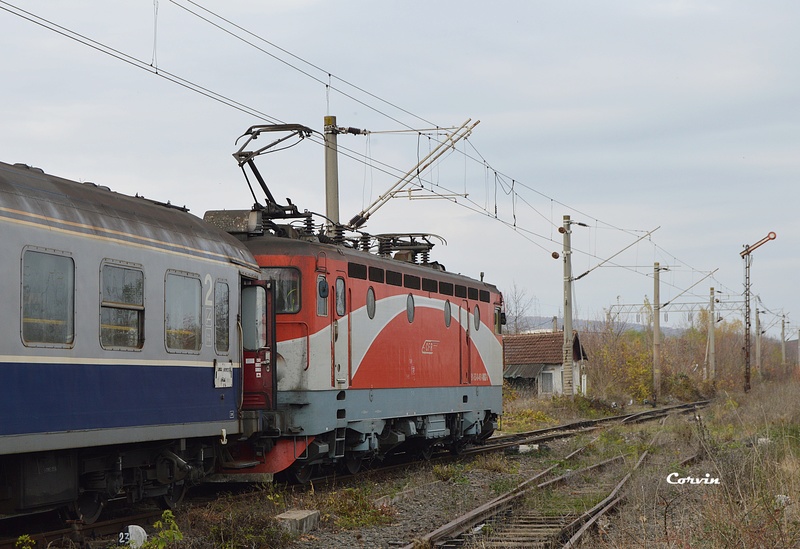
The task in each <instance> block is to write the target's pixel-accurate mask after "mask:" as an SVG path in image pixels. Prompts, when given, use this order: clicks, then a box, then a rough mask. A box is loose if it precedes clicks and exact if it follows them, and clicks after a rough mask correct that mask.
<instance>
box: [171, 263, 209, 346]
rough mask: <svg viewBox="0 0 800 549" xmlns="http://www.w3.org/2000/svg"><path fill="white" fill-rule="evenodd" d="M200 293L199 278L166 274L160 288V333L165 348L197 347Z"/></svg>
mask: <svg viewBox="0 0 800 549" xmlns="http://www.w3.org/2000/svg"><path fill="white" fill-rule="evenodd" d="M201 294H202V286H201V284H200V279H199V278H194V277H190V276H185V275H181V274H173V273H167V280H166V286H165V290H164V335H165V339H166V343H167V349H168V350H170V351H178V352H180V351H199V350H200V345H201V344H202V339H201V336H202V332H201V329H202V321H201V320H202V319H201V316H200V303H201V300H200V298H201Z"/></svg>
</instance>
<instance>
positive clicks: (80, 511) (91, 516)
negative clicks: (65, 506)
mask: <svg viewBox="0 0 800 549" xmlns="http://www.w3.org/2000/svg"><path fill="white" fill-rule="evenodd" d="M105 504H106V501H105V499H103V498H102V497H101V496H100V494H98V493H97V492H84V493H83V494H81V495H80V496H78V499H77V500H75V501H74V502H72V503H71V504H70V511H71V512H72V513H73V514H74V515H75V516H76V517H77V518H78V520H80V521H81V522H83V523H84V524H94V523H95V522H96V521H97V519H98V518H100V513H102V512H103V507H104V506H105Z"/></svg>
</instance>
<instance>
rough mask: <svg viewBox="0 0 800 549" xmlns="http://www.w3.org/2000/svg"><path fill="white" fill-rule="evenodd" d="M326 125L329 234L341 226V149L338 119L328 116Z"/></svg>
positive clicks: (326, 205)
mask: <svg viewBox="0 0 800 549" xmlns="http://www.w3.org/2000/svg"><path fill="white" fill-rule="evenodd" d="M324 125H325V217H327V218H328V230H327V232H328V234H331V233H332V232H333V226H335V225H338V224H339V148H338V143H337V137H336V136H337V135H338V133H339V129H338V128H337V127H336V117H335V116H326V117H325V118H324Z"/></svg>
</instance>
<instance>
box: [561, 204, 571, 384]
mask: <svg viewBox="0 0 800 549" xmlns="http://www.w3.org/2000/svg"><path fill="white" fill-rule="evenodd" d="M559 232H561V233H562V234H563V235H564V353H563V359H564V360H563V366H562V368H563V372H564V387H563V390H564V394H565V395H569V396H572V395H573V394H574V389H573V379H572V239H571V238H570V235H571V234H572V230H571V229H570V217H569V216H568V215H565V216H564V225H563V226H562V227H560V228H559Z"/></svg>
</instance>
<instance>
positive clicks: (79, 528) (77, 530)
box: [0, 401, 706, 549]
mask: <svg viewBox="0 0 800 549" xmlns="http://www.w3.org/2000/svg"><path fill="white" fill-rule="evenodd" d="M705 404H706V402H705V401H704V402H699V403H691V404H682V405H677V406H670V407H666V408H659V409H653V410H647V411H645V412H639V413H633V414H626V415H621V416H614V417H610V418H602V419H598V420H585V421H577V422H572V423H569V424H563V425H558V426H554V427H549V428H545V429H537V430H533V431H529V432H525V433H518V434H513V435H502V436H498V437H493V438H492V439H491V440H490V441H488V442H487V443H486V444H484V445H481V446H476V447H472V448H467V449H466V450H465V451H464V453H463V454H462V455H475V454H479V453H485V452H495V451H502V450H504V449H507V448H510V447H514V446H519V445H523V444H539V443H542V442H546V441H549V440H556V439H562V438H567V437H572V436H576V435H579V434H586V433H591V432H592V431H596V430H598V429H601V428H603V427H607V426H610V425H616V424H621V425H626V424H631V423H636V422H639V421H646V420H653V419H657V418H659V417H663V416H664V415H666V414H668V413H676V412H678V413H680V412H688V411H692V410H694V408H695V407H697V406H701V405H705ZM580 452H581V450H580V449H579V450H577V451H575V452H573V453H572V454H570V455H569V456H567V457H565V458H564V459H563V460H562V464H561V466H562V468H563V466H564V464H567V463H569V462H570V460H572V459H573V458H574V457H576V456H577V455H579V454H580ZM460 457H461V456H454V455H451V454H450V453H449V452H442V453H440V454H438V455H434V456H433V457H432V460H433V461H437V460H441V461H447V460H454V459H460ZM408 464H409V462H408V461H404V462H402V463H399V464H394V465H391V466H389V467H387V468H385V470H386V471H390V470H391V469H392V468H394V467H396V468H407V467H408ZM557 468H558V465H556V466H553V467H551V468H550V469H547V470H545V471H543V472H541V473H540V474H538V475H536V476H535V477H533V478H531V479H528V481H526V482H525V483H522V485H521V486H520V487H518V488H517V489H515V490H514V491H513V492H514V493H517V492H522V491H524V490H525V487H526V486H530V485H534V486H536V485H538V484H541V483H543V482H545V479H546V478H549V477H548V475H550V476H551V477H552V476H553V475H554V471H555V470H556V469H557ZM576 474H577V473H572V476H570V475H561V476H563V477H564V479H563V480H561V481H558V478H560V477H555V478H552V479H549V481H548V482H550V483H553V485H555V484H558V482H575V478H577V477H575V475H576ZM347 476H349V475H342V474H341V473H340V474H338V475H337V477H336V478H337V479H338V480H337V481H342V480H344V478H343V477H347ZM332 478H334V477H332ZM569 478H572V480H571V481H569V480H568V479H569ZM322 480H323V478H322V477H320V478H317V479H315V481H314V482H315V485H316V487H317V488H319V487H320V486H321V485H322V484H324V483H323V482H321V481H322ZM510 495H513V494H510ZM206 497H208V496H206ZM242 497H246V496H245V495H243V496H242ZM497 499H498V500H499V499H501V498H497ZM490 503H491V502H490ZM487 505H488V504H487ZM512 506H513V505H512V504H509V505H507V506H506V511H507V512H508V513H510V509H511V508H512ZM499 512H502V510H501V511H496V512H495V511H490V512H486V513H484V514H483V515H480V516H479V518H477V519H476V520H475V521H474V522H473V526H475V525H477V524H479V523H481V522H482V521H485V520H488V517H490V516H491V515H493V514H495V513H499ZM159 516H160V512H153V513H147V514H144V513H140V514H135V515H130V514H128V515H127V516H122V517H120V518H115V519H109V520H104V521H101V522H97V523H95V524H92V525H83V524H80V523H79V522H72V523H70V524H69V525H67V527H66V528H63V527H62V528H58V527H56V528H52V527H51V529H48V530H47V531H40V530H36V529H32V527H29V526H25V527H24V528H23V529H15V532H20V533H29V534H30V536H31V538H32V539H33V540H35V541H37V542H39V546H48V544H52V545H50V546H52V547H57V546H72V547H74V546H76V545H70V542H72V543H77V544H78V545H77V546H80V543H82V542H85V541H86V540H93V539H99V538H105V539H109V538H108V536H113V535H115V534H116V533H118V532H121V531H122V529H123V528H124V527H125V526H126V525H128V524H152V523H153V522H154V521H155V520H157V518H158V517H159ZM510 516H512V515H509V517H510ZM513 516H515V517H517V520H518V521H520V526H519V529H522V524H527V525H528V528H529V529H536V528H538V529H539V530H545V529H550V530H551V531H552V530H553V529H554V528H556V527H559V528H562V529H563V528H564V527H566V526H569V524H561V523H562V522H568V521H567V517H566V516H565V517H562V519H561V522H558V524H555V525H554V524H553V523H548V522H547V520H552V517H549V518H548V519H547V520H545V519H546V518H547V517H543V516H541V514H539V515H537V514H536V513H528V515H527V516H525V515H519V516H517V515H513ZM509 520H510V519H509ZM492 528H495V527H494V526H493V527H492ZM497 528H499V527H497ZM37 532H38V533H37ZM3 533H4V534H6V535H2V534H3ZM0 538H4V539H0V549H6V548H12V547H14V545H15V542H16V540H17V539H18V536H17V537H12V535H10V532H9V531H8V530H6V531H4V532H2V533H0ZM461 543H462V544H463V543H464V542H463V541H462V542H461ZM84 546H88V545H84Z"/></svg>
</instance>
